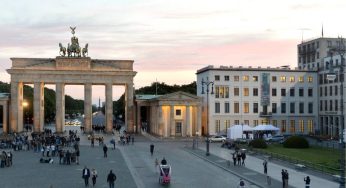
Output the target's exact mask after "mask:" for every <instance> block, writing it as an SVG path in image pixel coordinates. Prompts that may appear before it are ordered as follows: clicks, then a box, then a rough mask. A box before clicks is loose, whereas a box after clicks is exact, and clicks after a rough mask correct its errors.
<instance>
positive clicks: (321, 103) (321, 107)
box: [320, 101, 323, 111]
mask: <svg viewBox="0 0 346 188" xmlns="http://www.w3.org/2000/svg"><path fill="white" fill-rule="evenodd" d="M320 111H323V101H320Z"/></svg>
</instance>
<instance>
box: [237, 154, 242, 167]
mask: <svg viewBox="0 0 346 188" xmlns="http://www.w3.org/2000/svg"><path fill="white" fill-rule="evenodd" d="M237 161H238V165H239V166H240V165H241V154H240V152H237Z"/></svg>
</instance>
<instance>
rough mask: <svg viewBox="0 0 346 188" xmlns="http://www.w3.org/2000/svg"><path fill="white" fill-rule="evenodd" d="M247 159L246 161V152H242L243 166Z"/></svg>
mask: <svg viewBox="0 0 346 188" xmlns="http://www.w3.org/2000/svg"><path fill="white" fill-rule="evenodd" d="M245 159H246V154H245V152H242V153H241V161H242V163H241V165H243V166H245Z"/></svg>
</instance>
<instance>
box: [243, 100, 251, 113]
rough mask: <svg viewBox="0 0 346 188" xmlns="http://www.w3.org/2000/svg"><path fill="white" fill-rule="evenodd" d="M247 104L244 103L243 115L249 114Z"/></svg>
mask: <svg viewBox="0 0 346 188" xmlns="http://www.w3.org/2000/svg"><path fill="white" fill-rule="evenodd" d="M249 111H250V110H249V103H248V102H244V113H246V114H247V113H249Z"/></svg>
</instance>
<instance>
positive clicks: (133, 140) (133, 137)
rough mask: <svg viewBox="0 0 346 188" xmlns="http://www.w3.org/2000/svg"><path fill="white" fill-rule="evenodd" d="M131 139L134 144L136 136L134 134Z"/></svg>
mask: <svg viewBox="0 0 346 188" xmlns="http://www.w3.org/2000/svg"><path fill="white" fill-rule="evenodd" d="M131 141H132V145H133V144H134V142H135V136H134V135H132V136H131Z"/></svg>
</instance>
